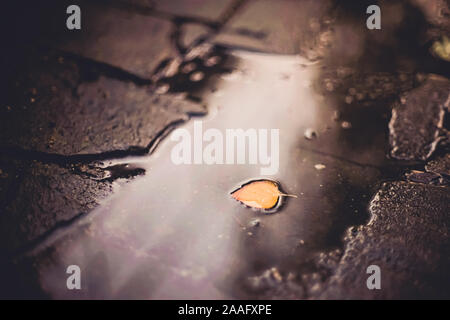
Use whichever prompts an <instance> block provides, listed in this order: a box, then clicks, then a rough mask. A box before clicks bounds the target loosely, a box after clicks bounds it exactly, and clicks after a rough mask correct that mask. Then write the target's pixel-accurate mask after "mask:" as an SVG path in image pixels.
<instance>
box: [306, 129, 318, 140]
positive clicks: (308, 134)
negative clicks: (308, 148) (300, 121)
mask: <svg viewBox="0 0 450 320" xmlns="http://www.w3.org/2000/svg"><path fill="white" fill-rule="evenodd" d="M304 136H305V138H306V139H308V140H312V139H315V138H316V137H317V134H316V132H315V131H314V130H313V129H311V128H308V129H306V130H305V133H304Z"/></svg>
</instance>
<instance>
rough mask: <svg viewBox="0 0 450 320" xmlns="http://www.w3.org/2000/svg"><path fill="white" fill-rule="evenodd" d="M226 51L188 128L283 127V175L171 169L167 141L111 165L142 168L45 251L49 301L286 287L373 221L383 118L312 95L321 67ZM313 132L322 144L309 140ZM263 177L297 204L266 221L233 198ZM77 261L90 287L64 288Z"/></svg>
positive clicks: (237, 293) (252, 292)
mask: <svg viewBox="0 0 450 320" xmlns="http://www.w3.org/2000/svg"><path fill="white" fill-rule="evenodd" d="M229 54H231V55H232V56H233V61H234V62H233V64H234V66H233V67H234V69H233V70H234V71H233V72H231V73H229V74H222V75H216V76H215V78H214V79H212V80H214V81H212V80H211V81H209V83H210V84H211V85H209V84H206V87H205V88H204V89H203V90H202V91H201V93H200V98H201V99H202V101H203V102H204V103H206V105H207V106H208V108H209V114H208V116H206V117H203V118H196V119H193V120H191V121H190V122H188V123H187V124H185V125H184V126H182V128H185V129H187V130H188V131H189V132H190V133H191V135H192V136H193V134H194V125H195V122H194V121H201V124H202V127H203V132H204V131H205V130H207V129H208V128H215V129H218V130H220V131H221V132H222V134H223V135H224V136H225V130H226V129H238V128H240V129H244V130H246V129H250V128H254V129H279V170H278V172H277V173H276V174H274V175H269V176H263V175H261V172H260V168H261V167H264V166H265V165H261V164H252V165H250V164H239V165H238V164H235V165H227V164H221V165H219V164H214V165H206V164H203V165H199V164H190V165H185V164H182V165H175V164H174V163H173V162H172V160H171V151H172V149H173V147H174V146H175V144H176V142H174V141H171V139H170V136H169V137H168V138H166V139H165V140H163V141H162V143H161V144H160V145H159V146H158V148H157V150H156V151H155V152H154V153H153V154H152V155H150V156H148V157H142V158H128V159H121V160H120V161H111V162H110V163H105V167H108V166H112V165H117V164H119V163H130V164H132V165H133V167H139V168H142V169H145V172H146V173H145V175H143V176H140V177H137V178H136V179H134V180H133V181H131V182H130V183H127V184H125V185H124V186H121V187H120V188H118V191H117V192H116V193H115V194H114V195H113V196H112V197H111V198H109V199H108V200H107V201H105V202H104V203H103V204H102V205H101V206H100V207H99V208H98V209H96V210H95V211H94V212H92V213H91V214H89V216H88V217H87V218H85V219H83V220H82V221H80V222H78V223H77V224H76V225H75V226H72V227H71V228H69V229H68V230H65V231H64V232H62V233H61V234H59V235H58V236H57V237H55V238H54V240H53V241H52V242H51V243H49V244H48V246H47V247H46V248H44V249H42V251H41V254H44V255H47V256H48V257H50V258H49V259H46V260H41V261H46V262H45V263H42V264H41V265H38V269H40V274H41V279H40V282H41V284H42V286H43V288H44V289H45V290H46V291H47V292H48V293H49V294H50V295H51V296H52V297H54V298H153V299H177V298H190V299H195V298H203V299H205V298H206V299H215V298H249V297H258V296H260V293H261V292H260V290H259V288H258V287H257V286H256V287H255V286H254V285H253V284H252V282H251V281H250V280H251V279H252V278H253V277H255V276H259V275H261V274H264V272H265V271H266V270H272V271H273V270H275V271H276V273H275V275H276V277H275V278H276V279H277V280H280V281H282V279H283V278H285V277H287V276H289V275H291V276H292V275H296V276H298V275H301V274H303V273H308V272H314V264H313V260H314V257H316V256H317V254H318V253H320V252H327V251H330V250H335V249H339V248H340V246H341V237H342V234H343V232H344V230H345V229H346V228H348V227H349V226H351V225H354V224H359V223H363V222H364V221H366V220H367V219H368V214H367V211H366V205H367V203H368V201H369V198H370V196H371V194H372V191H373V188H374V187H375V186H376V184H377V183H378V182H379V180H380V178H381V171H382V170H381V169H380V168H382V167H383V166H384V165H386V160H385V142H386V136H385V135H386V132H385V131H386V129H385V128H386V122H387V119H385V118H383V116H382V112H378V111H377V112H374V113H373V114H372V113H371V112H370V111H367V110H359V111H357V112H356V113H355V112H352V113H349V116H348V118H346V113H345V110H343V109H342V107H341V106H340V105H339V104H338V103H337V102H336V99H335V98H334V97H333V95H328V96H323V95H321V94H319V93H318V92H317V90H315V89H314V88H315V84H316V83H318V81H319V80H320V79H318V78H319V75H320V69H321V68H322V66H321V65H320V64H318V63H315V64H313V63H310V62H308V61H307V60H305V59H303V58H301V57H299V56H277V55H265V54H258V53H248V52H241V51H233V52H231V53H229ZM341 109H342V110H343V111H344V112H343V113H342V115H341V116H340V118H339V119H336V111H337V110H341ZM355 114H356V116H355ZM345 121H347V122H345ZM343 122H345V123H344V124H343ZM197 125H198V123H197ZM308 129H309V131H311V130H314V132H315V133H316V137H313V138H312V139H310V140H309V139H306V138H305V137H304V133H305V131H307V130H308ZM172 134H173V133H172ZM224 142H225V141H224ZM206 144H207V143H205V142H204V145H206ZM269 146H270V144H269ZM269 150H270V148H269ZM261 178H264V179H272V180H276V181H278V182H279V183H280V184H281V186H282V188H283V191H284V192H286V193H289V194H295V195H297V196H298V198H296V199H295V198H290V199H288V200H287V201H286V203H284V205H283V206H282V207H281V209H280V210H279V211H278V212H276V213H273V214H264V213H261V212H258V211H254V210H252V209H250V208H248V207H245V206H243V205H242V204H240V203H239V202H237V201H235V200H234V199H232V198H231V197H230V194H229V193H230V191H232V190H234V189H235V188H236V187H238V186H239V185H241V184H242V183H245V182H247V181H249V180H252V179H261ZM337 252H339V251H337ZM71 264H76V265H78V266H80V268H81V270H82V287H83V289H84V290H81V291H69V290H67V289H66V278H67V276H68V275H67V274H66V273H65V269H66V267H67V266H68V265H71ZM301 297H302V296H299V298H301Z"/></svg>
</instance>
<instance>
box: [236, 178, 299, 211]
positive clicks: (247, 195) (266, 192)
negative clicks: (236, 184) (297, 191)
mask: <svg viewBox="0 0 450 320" xmlns="http://www.w3.org/2000/svg"><path fill="white" fill-rule="evenodd" d="M231 196H232V197H233V198H234V199H236V200H238V201H240V202H242V203H244V204H246V205H247V206H249V207H252V208H258V209H272V208H273V207H275V205H276V204H277V203H278V200H279V198H280V197H281V196H285V197H294V198H296V197H297V196H295V195H290V194H284V193H282V192H281V191H280V189H279V187H278V184H277V183H276V182H274V181H271V180H257V181H252V182H249V183H247V184H245V185H243V186H242V187H240V188H239V189H237V190H235V191H233V192H232V193H231Z"/></svg>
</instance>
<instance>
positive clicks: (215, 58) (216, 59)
mask: <svg viewBox="0 0 450 320" xmlns="http://www.w3.org/2000/svg"><path fill="white" fill-rule="evenodd" d="M219 62H220V57H219V56H212V57H209V58H208V59H206V61H205V66H207V67H212V66H215V65H216V64H218V63H219Z"/></svg>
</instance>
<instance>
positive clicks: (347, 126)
mask: <svg viewBox="0 0 450 320" xmlns="http://www.w3.org/2000/svg"><path fill="white" fill-rule="evenodd" d="M341 127H342V129H350V128H351V127H352V124H351V123H350V122H348V121H342V122H341Z"/></svg>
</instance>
